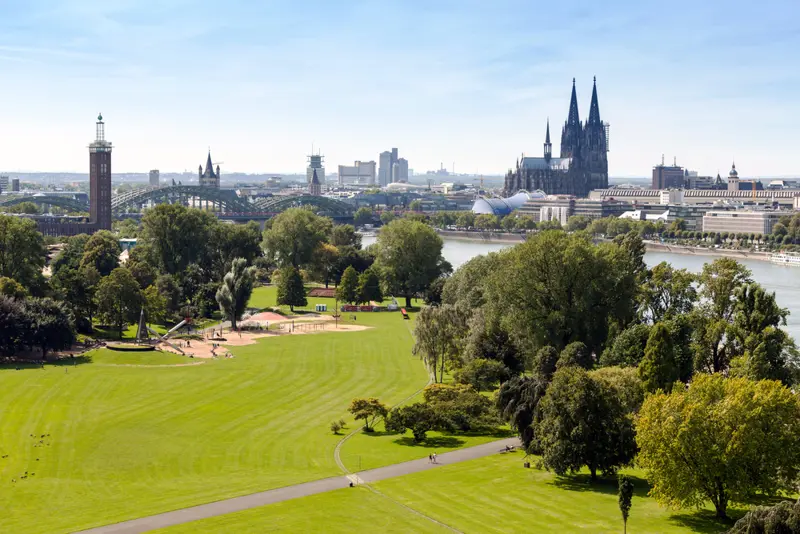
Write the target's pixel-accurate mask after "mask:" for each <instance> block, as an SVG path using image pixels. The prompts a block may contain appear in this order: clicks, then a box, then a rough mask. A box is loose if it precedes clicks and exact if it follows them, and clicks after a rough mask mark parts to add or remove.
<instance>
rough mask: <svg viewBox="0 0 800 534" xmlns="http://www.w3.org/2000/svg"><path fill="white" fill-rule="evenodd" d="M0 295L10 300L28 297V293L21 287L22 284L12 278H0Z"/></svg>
mask: <svg viewBox="0 0 800 534" xmlns="http://www.w3.org/2000/svg"><path fill="white" fill-rule="evenodd" d="M0 295H3V296H6V297H9V298H12V299H17V300H22V299H24V298H25V297H27V296H28V292H27V291H25V288H24V287H22V284H20V283H19V282H17V281H16V280H14V279H13V278H8V277H6V276H0Z"/></svg>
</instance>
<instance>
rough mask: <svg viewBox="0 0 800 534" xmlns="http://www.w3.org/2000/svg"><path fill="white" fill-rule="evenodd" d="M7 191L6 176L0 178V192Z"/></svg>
mask: <svg viewBox="0 0 800 534" xmlns="http://www.w3.org/2000/svg"><path fill="white" fill-rule="evenodd" d="M2 191H8V176H5V175H3V176H0V192H2Z"/></svg>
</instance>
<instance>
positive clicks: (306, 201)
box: [253, 195, 355, 217]
mask: <svg viewBox="0 0 800 534" xmlns="http://www.w3.org/2000/svg"><path fill="white" fill-rule="evenodd" d="M253 206H254V208H255V210H257V211H262V212H272V213H280V212H282V211H286V210H287V209H289V208H297V207H302V206H311V207H315V208H318V213H319V214H320V215H330V216H337V217H345V216H352V215H353V212H354V211H355V208H354V207H353V206H352V205H350V204H348V203H347V202H342V201H341V200H336V199H335V198H328V197H320V196H316V195H295V196H284V197H271V198H265V199H263V200H259V201H258V202H256V203H255V204H254V205H253Z"/></svg>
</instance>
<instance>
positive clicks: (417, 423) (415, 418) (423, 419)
mask: <svg viewBox="0 0 800 534" xmlns="http://www.w3.org/2000/svg"><path fill="white" fill-rule="evenodd" d="M438 427H439V420H438V418H437V416H436V413H435V412H434V411H433V409H432V408H431V407H430V406H428V405H427V404H425V403H422V402H415V403H414V404H410V405H407V406H400V407H399V408H395V409H393V410H392V412H391V413H390V414H389V416H388V417H387V418H386V430H387V431H388V432H398V433H403V432H405V431H406V430H407V429H411V432H412V433H413V434H414V441H415V442H417V443H421V442H423V441H425V438H426V435H427V433H428V432H430V431H431V430H436V428H438Z"/></svg>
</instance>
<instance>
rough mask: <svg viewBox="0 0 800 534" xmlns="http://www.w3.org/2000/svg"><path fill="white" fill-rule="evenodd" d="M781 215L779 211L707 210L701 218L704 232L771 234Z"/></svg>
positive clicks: (784, 213)
mask: <svg viewBox="0 0 800 534" xmlns="http://www.w3.org/2000/svg"><path fill="white" fill-rule="evenodd" d="M781 215H786V212H780V211H749V210H748V211H745V210H735V211H719V210H709V211H708V212H706V214H705V215H704V216H703V231H704V232H717V233H722V232H728V233H729V234H730V233H733V234H758V235H764V234H771V233H772V227H773V226H775V223H777V222H778V221H779V220H780V218H781Z"/></svg>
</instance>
